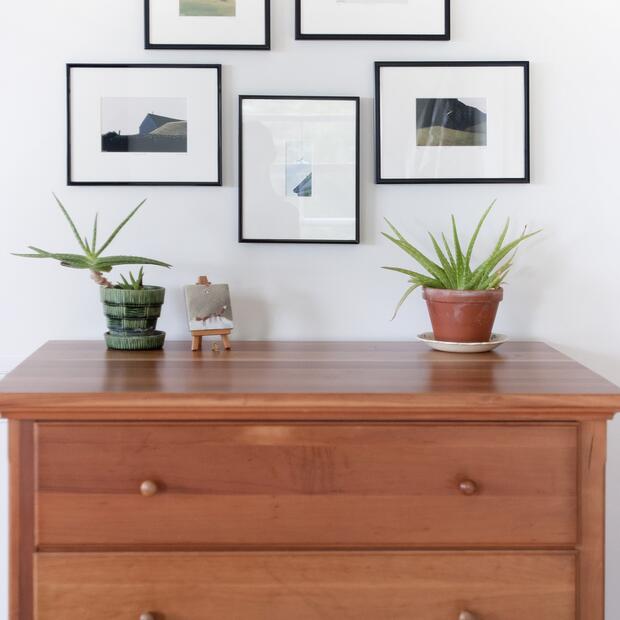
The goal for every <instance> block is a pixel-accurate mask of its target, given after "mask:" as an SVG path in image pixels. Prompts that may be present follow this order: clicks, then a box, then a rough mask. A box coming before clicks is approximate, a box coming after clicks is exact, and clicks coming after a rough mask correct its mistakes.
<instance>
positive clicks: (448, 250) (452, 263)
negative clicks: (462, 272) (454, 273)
mask: <svg viewBox="0 0 620 620" xmlns="http://www.w3.org/2000/svg"><path fill="white" fill-rule="evenodd" d="M441 238H442V240H443V247H444V248H445V249H446V256H447V257H448V259H449V260H450V264H451V265H452V268H453V269H454V270H456V261H455V260H454V255H453V254H452V250H451V249H450V246H449V245H448V240H447V239H446V235H444V234H443V233H441Z"/></svg>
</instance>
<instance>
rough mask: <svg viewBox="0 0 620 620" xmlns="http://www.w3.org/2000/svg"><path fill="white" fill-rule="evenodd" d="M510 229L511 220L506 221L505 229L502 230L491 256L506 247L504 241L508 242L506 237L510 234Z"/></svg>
mask: <svg viewBox="0 0 620 620" xmlns="http://www.w3.org/2000/svg"><path fill="white" fill-rule="evenodd" d="M509 228H510V218H508V219H507V220H506V224H505V225H504V229H503V230H502V232H501V234H500V236H499V239H498V240H497V243H496V244H495V247H494V248H493V252H491V256H492V255H493V254H495V252H499V251H500V250H501V248H502V246H503V245H504V241H506V235H507V234H508V229H509Z"/></svg>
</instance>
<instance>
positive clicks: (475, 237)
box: [465, 199, 497, 266]
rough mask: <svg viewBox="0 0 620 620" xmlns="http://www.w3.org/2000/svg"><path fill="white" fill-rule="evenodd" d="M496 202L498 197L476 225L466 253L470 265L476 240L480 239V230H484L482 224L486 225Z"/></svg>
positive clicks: (467, 262) (466, 259) (466, 260)
mask: <svg viewBox="0 0 620 620" xmlns="http://www.w3.org/2000/svg"><path fill="white" fill-rule="evenodd" d="M496 202H497V199H496V200H494V201H493V202H492V203H491V205H490V206H489V208H488V209H487V210H486V211H485V212H484V213H483V214H482V217H481V218H480V221H479V222H478V225H477V226H476V230H475V231H474V234H473V235H472V237H471V240H470V242H469V246H468V247H467V254H466V255H465V262H466V264H467V265H468V266H469V265H471V257H472V254H473V253H474V247H475V245H476V241H477V240H478V236H479V235H480V231H481V230H482V226H483V225H484V222H485V221H486V219H487V217H488V216H489V213H491V210H492V209H493V207H494V206H495V203H496Z"/></svg>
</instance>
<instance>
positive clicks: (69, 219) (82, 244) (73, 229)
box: [53, 194, 89, 254]
mask: <svg viewBox="0 0 620 620" xmlns="http://www.w3.org/2000/svg"><path fill="white" fill-rule="evenodd" d="M53 196H54V199H55V200H56V202H57V203H58V206H59V207H60V210H61V211H62V212H63V214H64V216H65V218H66V219H67V222H69V226H70V228H71V230H72V231H73V234H74V236H75V238H76V239H77V242H78V243H79V244H80V247H81V248H82V250H84V252H85V253H86V254H88V252H89V250H88V246H87V245H84V242H83V241H82V236H81V235H80V233H79V231H78V229H77V226H76V225H75V223H74V222H73V220H72V219H71V216H70V215H69V213H68V211H67V210H66V209H65V207H64V205H63V204H62V202H60V200H59V198H58V196H56V194H53Z"/></svg>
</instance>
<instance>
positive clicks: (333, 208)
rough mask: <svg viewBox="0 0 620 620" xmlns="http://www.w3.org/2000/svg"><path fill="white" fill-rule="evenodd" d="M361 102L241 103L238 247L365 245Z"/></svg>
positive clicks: (249, 99)
mask: <svg viewBox="0 0 620 620" xmlns="http://www.w3.org/2000/svg"><path fill="white" fill-rule="evenodd" d="M359 109H360V100H359V97H285V96H280V97H277V96H276V97H270V96H265V97H263V96H241V97H240V98H239V241H240V242H263V243H359V179H360V161H359V156H360V149H359V133H360V122H359Z"/></svg>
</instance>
